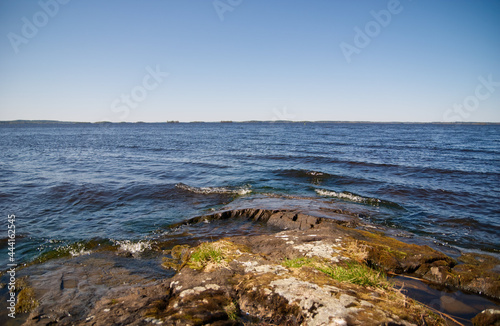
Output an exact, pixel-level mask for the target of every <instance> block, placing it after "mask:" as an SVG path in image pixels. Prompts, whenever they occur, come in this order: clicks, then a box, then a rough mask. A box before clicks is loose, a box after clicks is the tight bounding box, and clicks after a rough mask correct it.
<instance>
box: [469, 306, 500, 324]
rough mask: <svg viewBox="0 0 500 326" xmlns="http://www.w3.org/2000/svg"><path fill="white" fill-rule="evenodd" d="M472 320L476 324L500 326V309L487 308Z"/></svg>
mask: <svg viewBox="0 0 500 326" xmlns="http://www.w3.org/2000/svg"><path fill="white" fill-rule="evenodd" d="M471 321H472V324H473V325H474V326H490V325H491V326H500V310H496V309H486V310H484V311H482V312H481V313H479V314H478V315H477V316H476V317H474V318H472V320H471Z"/></svg>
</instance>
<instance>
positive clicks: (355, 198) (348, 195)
mask: <svg viewBox="0 0 500 326" xmlns="http://www.w3.org/2000/svg"><path fill="white" fill-rule="evenodd" d="M315 191H316V193H317V194H318V195H320V196H326V197H335V198H339V199H346V200H349V201H353V202H356V203H366V202H370V201H373V200H375V201H376V202H380V199H371V198H365V197H362V196H358V195H354V194H351V193H348V192H336V191H330V190H325V189H316V190H315Z"/></svg>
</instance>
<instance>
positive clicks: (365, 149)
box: [0, 123, 500, 266]
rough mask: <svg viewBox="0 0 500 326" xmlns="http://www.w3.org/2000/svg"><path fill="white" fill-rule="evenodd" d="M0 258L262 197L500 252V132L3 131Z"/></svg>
mask: <svg viewBox="0 0 500 326" xmlns="http://www.w3.org/2000/svg"><path fill="white" fill-rule="evenodd" d="M0 158H1V160H0V180H1V188H0V208H1V211H2V214H3V218H4V222H2V223H0V239H2V241H1V242H0V247H1V252H0V263H2V266H6V264H7V258H8V256H7V249H8V248H7V216H8V215H9V214H14V215H15V216H16V222H15V223H16V225H15V226H16V260H17V262H18V263H22V262H28V261H30V260H32V259H33V258H35V257H37V256H38V255H40V254H42V253H44V252H47V251H50V250H57V248H60V247H63V246H67V245H70V244H74V243H81V242H85V241H89V240H91V239H92V240H93V241H98V242H99V241H115V242H116V241H122V243H123V241H126V240H130V241H136V242H137V241H140V240H142V239H146V238H148V239H151V238H154V236H155V234H160V233H161V232H162V231H163V230H166V229H167V228H168V226H169V225H170V224H172V223H176V222H180V221H183V220H186V219H187V218H189V217H193V216H196V215H201V214H205V213H206V212H207V211H210V210H211V209H217V208H220V207H222V206H223V205H227V204H230V203H231V202H232V201H233V200H241V199H242V198H252V197H257V196H258V197H260V198H262V197H266V196H270V197H271V196H272V197H278V198H279V197H280V196H283V197H286V196H290V195H292V196H295V198H297V197H299V198H300V197H308V198H311V197H312V198H317V199H318V200H319V201H321V200H323V201H328V203H330V204H332V203H333V204H332V205H334V204H335V203H342V204H349V205H352V207H359V208H362V209H363V211H365V212H366V214H364V215H363V218H364V219H366V220H367V221H368V222H371V223H375V224H381V225H384V226H389V227H392V228H396V229H401V230H403V231H406V232H409V233H413V234H415V235H418V236H421V237H423V238H427V239H429V241H433V242H434V243H436V244H438V245H443V246H451V247H457V248H463V249H467V250H481V251H487V252H496V253H499V252H500V246H499V238H500V237H499V236H500V200H499V198H500V126H499V125H437V124H436V125H434V124H362V123H178V124H171V123H169V124H108V123H102V124H2V125H0Z"/></svg>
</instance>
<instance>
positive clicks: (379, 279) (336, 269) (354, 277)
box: [316, 262, 391, 289]
mask: <svg viewBox="0 0 500 326" xmlns="http://www.w3.org/2000/svg"><path fill="white" fill-rule="evenodd" d="M316 269H317V270H319V271H320V272H323V273H325V274H326V275H328V276H330V277H331V278H333V279H335V280H337V281H339V282H347V283H353V284H358V285H361V286H373V287H380V288H384V289H386V288H388V287H391V284H390V282H389V281H388V280H387V277H386V275H385V273H384V272H381V271H376V270H374V269H371V268H370V267H368V266H366V265H363V264H360V263H357V262H350V263H347V264H346V265H345V266H341V265H336V266H333V267H332V266H316Z"/></svg>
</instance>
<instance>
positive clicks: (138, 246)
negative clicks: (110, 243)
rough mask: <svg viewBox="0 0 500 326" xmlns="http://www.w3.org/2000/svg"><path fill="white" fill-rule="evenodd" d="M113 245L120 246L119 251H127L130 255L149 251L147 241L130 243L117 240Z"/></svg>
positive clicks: (149, 246)
mask: <svg viewBox="0 0 500 326" xmlns="http://www.w3.org/2000/svg"><path fill="white" fill-rule="evenodd" d="M115 245H118V246H120V250H122V251H128V252H130V253H131V254H135V253H140V252H143V251H144V250H149V249H151V242H149V241H139V242H132V241H130V240H121V241H118V240H117V241H115Z"/></svg>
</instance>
